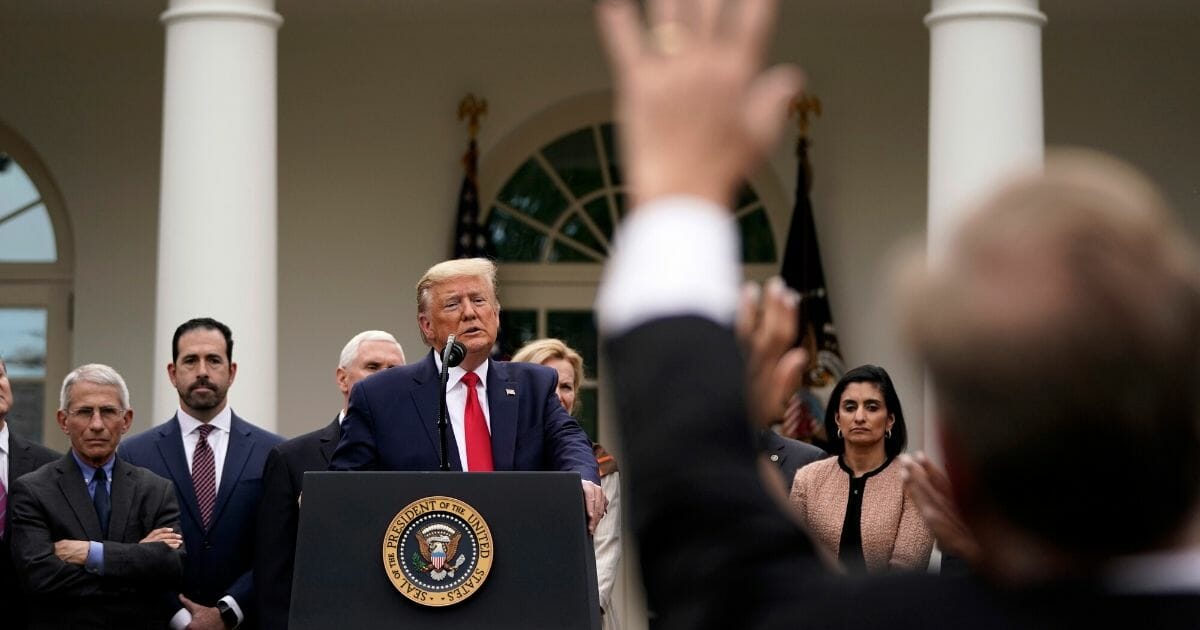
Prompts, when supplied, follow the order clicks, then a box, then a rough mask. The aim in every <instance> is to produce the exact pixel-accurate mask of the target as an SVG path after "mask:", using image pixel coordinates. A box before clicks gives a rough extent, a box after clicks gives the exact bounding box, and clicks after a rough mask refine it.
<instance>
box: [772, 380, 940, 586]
mask: <svg viewBox="0 0 1200 630" xmlns="http://www.w3.org/2000/svg"><path fill="white" fill-rule="evenodd" d="M829 401H830V405H829V406H828V407H827V408H826V409H825V431H826V433H827V434H828V435H829V436H830V440H829V450H830V452H832V453H833V454H834V455H836V456H837V457H831V458H829V459H824V460H821V461H818V462H813V463H812V464H809V465H807V466H805V467H803V468H801V469H800V470H799V471H797V472H796V478H795V479H794V480H793V482H792V493H791V501H792V505H793V506H795V508H796V511H797V513H798V514H799V516H800V517H801V519H802V520H803V521H804V524H805V526H806V527H807V528H808V531H809V532H810V533H812V535H813V538H814V539H815V540H816V541H817V542H818V543H819V544H820V545H822V546H824V547H825V548H827V549H828V550H829V551H830V552H831V553H832V554H833V555H834V556H836V557H837V559H838V561H839V562H840V563H841V565H842V566H843V567H844V568H845V569H846V570H847V571H848V572H850V573H864V572H868V573H878V572H883V571H888V570H890V569H924V568H925V567H926V566H927V565H928V564H929V554H930V552H931V551H932V550H933V536H932V535H931V534H930V532H929V528H927V527H926V526H925V522H924V521H922V520H921V515H920V513H919V512H918V511H917V507H916V505H915V504H914V503H913V502H912V500H911V499H910V498H909V497H908V496H907V495H906V494H905V493H904V483H903V480H902V479H901V478H900V465H899V464H895V463H893V462H894V460H895V459H896V456H897V455H899V454H900V453H901V452H902V451H903V450H904V446H905V443H906V442H907V440H908V432H907V431H906V430H905V427H904V412H903V411H901V409H900V398H899V396H897V395H896V388H895V387H894V386H892V379H891V377H890V376H888V373H887V372H886V371H885V370H884V369H883V368H881V367H878V366H874V365H863V366H860V367H856V368H854V369H853V370H850V371H849V372H847V373H846V375H845V376H843V377H842V379H841V380H840V381H838V384H837V386H836V387H834V388H833V392H832V393H831V394H830V397H829Z"/></svg>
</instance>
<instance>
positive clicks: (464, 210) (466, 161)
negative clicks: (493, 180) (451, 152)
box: [454, 138, 487, 258]
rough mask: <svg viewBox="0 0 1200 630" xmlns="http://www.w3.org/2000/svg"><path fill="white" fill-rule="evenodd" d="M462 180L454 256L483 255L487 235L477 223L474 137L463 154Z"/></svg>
mask: <svg viewBox="0 0 1200 630" xmlns="http://www.w3.org/2000/svg"><path fill="white" fill-rule="evenodd" d="M462 161H463V182H462V188H461V189H460V190H459V193H458V221H457V223H455V228H454V258H475V257H477V256H483V255H484V250H485V249H486V248H487V236H485V235H484V233H483V225H481V224H480V223H479V185H478V184H477V183H476V179H475V174H476V168H477V165H478V163H479V151H478V149H476V148H475V139H474V138H472V139H471V144H470V145H469V146H468V147H467V154H466V155H464V156H463V160H462Z"/></svg>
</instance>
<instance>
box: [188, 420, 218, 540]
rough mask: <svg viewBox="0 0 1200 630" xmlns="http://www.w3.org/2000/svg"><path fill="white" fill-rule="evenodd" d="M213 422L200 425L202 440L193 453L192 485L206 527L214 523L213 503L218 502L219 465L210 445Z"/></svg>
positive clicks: (197, 443) (201, 518)
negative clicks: (209, 435)
mask: <svg viewBox="0 0 1200 630" xmlns="http://www.w3.org/2000/svg"><path fill="white" fill-rule="evenodd" d="M212 430H213V428H212V425H211V424H202V425H200V429H199V431H200V441H199V442H196V452H195V453H193V454H192V486H193V487H194V488H195V490H196V505H197V506H199V507H200V520H201V522H202V523H203V525H204V529H208V526H209V525H211V524H212V513H213V505H214V504H215V503H216V502H217V465H216V459H215V458H214V457H213V450H212V447H211V446H209V445H208V434H209V433H211V432H212Z"/></svg>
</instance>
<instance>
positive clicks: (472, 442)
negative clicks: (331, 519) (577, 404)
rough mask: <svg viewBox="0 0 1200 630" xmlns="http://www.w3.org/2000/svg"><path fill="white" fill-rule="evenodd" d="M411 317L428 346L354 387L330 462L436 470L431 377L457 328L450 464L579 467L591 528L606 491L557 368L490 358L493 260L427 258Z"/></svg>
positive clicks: (494, 313)
mask: <svg viewBox="0 0 1200 630" xmlns="http://www.w3.org/2000/svg"><path fill="white" fill-rule="evenodd" d="M417 323H418V325H419V326H420V328H421V334H422V336H424V338H425V343H426V344H428V345H430V346H431V347H432V348H433V351H432V352H430V353H429V355H428V356H426V358H425V360H424V361H421V362H420V363H416V364H412V365H406V366H403V367H399V368H396V369H394V370H388V371H386V372H382V373H380V374H376V375H374V376H371V377H368V378H366V379H363V381H362V382H360V383H359V384H358V387H355V388H354V390H353V391H352V392H351V393H350V404H349V408H348V410H347V412H346V422H345V425H344V433H343V435H342V441H341V443H340V444H338V447H337V450H336V451H334V454H333V463H332V465H331V466H332V468H334V469H335V470H438V469H439V467H440V458H439V438H438V428H437V415H438V408H439V400H438V399H439V396H440V392H439V391H438V385H439V378H438V376H439V370H440V368H441V355H442V349H443V348H445V346H446V343H447V338H448V337H449V336H450V335H455V336H456V338H457V340H458V341H459V342H461V343H462V344H463V346H465V348H466V357H465V358H464V359H463V361H462V363H461V364H460V365H458V366H456V367H452V368H450V372H449V374H450V376H449V381H448V383H447V389H446V404H447V411H448V415H449V416H450V426H451V428H452V431H448V432H447V433H448V439H447V442H448V444H447V451H448V458H449V463H450V468H451V469H452V470H466V471H490V470H566V471H575V472H578V473H579V474H580V476H581V477H582V478H583V491H584V501H585V505H586V507H587V512H588V528H589V531H595V528H596V524H597V523H598V522H599V521H600V517H601V516H603V515H604V510H605V506H606V504H607V500H606V499H605V498H604V492H603V491H602V490H601V489H600V475H599V471H598V469H597V467H596V458H595V457H594V456H593V455H592V444H591V442H590V441H589V440H588V437H587V434H585V433H584V432H583V429H582V428H580V426H579V423H578V422H576V421H575V419H574V418H572V417H571V416H570V415H569V414H568V413H567V412H566V410H565V409H563V407H562V403H560V402H559V400H558V396H557V394H556V393H555V392H556V388H557V383H558V374H557V373H556V372H555V371H554V370H553V369H551V368H548V367H545V366H542V365H532V364H528V363H507V362H497V361H492V360H491V359H490V358H489V357H488V355H489V353H490V352H491V350H492V346H493V345H494V344H495V343H496V333H497V331H498V330H499V328H500V303H499V301H498V300H497V299H496V266H495V265H494V264H493V263H492V262H491V261H489V260H485V259H483V258H468V259H459V260H448V261H445V262H441V263H438V264H436V265H434V266H433V267H431V268H430V269H429V270H428V271H426V272H425V275H424V276H423V277H422V278H421V280H420V282H418V283H417ZM468 383H471V384H468Z"/></svg>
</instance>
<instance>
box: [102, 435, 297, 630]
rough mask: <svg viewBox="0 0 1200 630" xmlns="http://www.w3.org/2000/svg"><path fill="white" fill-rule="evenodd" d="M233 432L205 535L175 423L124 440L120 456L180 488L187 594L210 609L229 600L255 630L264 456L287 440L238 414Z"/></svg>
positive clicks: (178, 489) (184, 580) (177, 489)
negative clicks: (255, 571)
mask: <svg viewBox="0 0 1200 630" xmlns="http://www.w3.org/2000/svg"><path fill="white" fill-rule="evenodd" d="M229 428H230V431H229V444H228V445H227V447H226V450H225V467H224V469H223V470H222V472H221V485H220V487H219V488H217V501H216V505H214V506H213V515H212V526H211V527H210V528H209V529H208V531H205V530H204V526H203V525H202V524H201V522H200V508H199V506H197V504H196V492H195V490H194V489H193V487H192V474H191V471H190V470H189V469H188V465H187V456H186V455H185V453H184V450H183V435H182V433H181V432H180V429H179V419H178V418H171V419H170V420H169V421H167V422H166V423H164V424H162V425H159V426H157V427H154V428H153V429H150V430H149V431H144V432H142V433H139V434H138V435H135V436H133V437H131V438H129V439H127V440H124V441H122V442H121V447H120V450H119V451H118V454H119V455H120V456H121V457H122V458H123V459H124V460H126V461H128V462H130V463H132V464H136V465H138V466H142V467H144V468H149V469H150V470H152V471H154V472H155V473H157V474H159V475H160V476H163V477H166V478H167V479H170V480H171V481H172V482H174V484H175V492H176V494H177V495H178V496H179V505H180V506H181V509H180V512H181V514H180V523H181V525H182V527H183V544H184V548H185V549H187V557H186V559H185V560H184V567H183V589H182V593H183V594H184V595H186V596H187V597H188V599H191V600H192V601H194V602H196V603H198V604H202V605H205V606H213V605H214V604H216V602H217V600H218V599H220V598H222V597H224V596H225V595H231V596H232V597H233V598H234V599H236V600H237V603H238V606H240V607H241V609H242V612H243V613H244V614H245V617H246V618H245V621H244V622H243V624H242V626H241V627H242V628H247V627H251V628H253V627H257V615H256V614H255V612H256V611H255V608H256V606H257V603H256V597H255V594H254V579H253V574H252V573H251V566H252V564H253V561H254V535H255V531H254V528H255V520H256V515H257V514H258V502H259V499H260V498H261V497H262V473H263V466H264V465H265V463H266V461H267V453H269V452H270V451H271V448H272V447H274V446H275V445H276V444H279V443H280V442H282V441H283V438H281V437H279V436H278V435H275V434H274V433H270V432H268V431H264V430H263V429H260V428H258V427H256V426H254V425H252V424H250V423H249V422H246V421H245V420H242V419H241V418H239V417H238V416H237V414H234V415H233V421H232V422H231V423H230V426H229Z"/></svg>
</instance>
